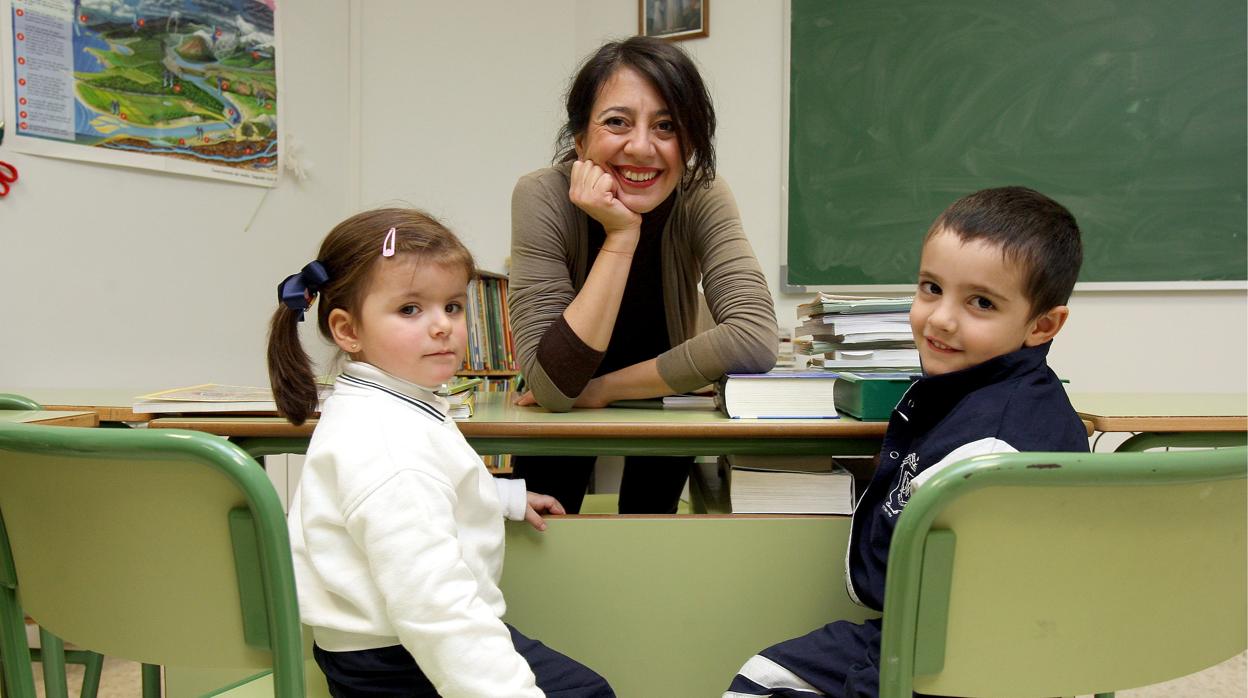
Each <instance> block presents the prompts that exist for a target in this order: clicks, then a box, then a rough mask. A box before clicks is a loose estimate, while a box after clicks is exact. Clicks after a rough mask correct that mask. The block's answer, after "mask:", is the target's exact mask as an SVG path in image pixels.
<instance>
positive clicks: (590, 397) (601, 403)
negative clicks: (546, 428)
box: [512, 377, 611, 407]
mask: <svg viewBox="0 0 1248 698" xmlns="http://www.w3.org/2000/svg"><path fill="white" fill-rule="evenodd" d="M610 403H611V397H610V396H609V395H607V394H606V391H605V389H604V388H603V382H602V378H601V377H598V378H594V379H592V380H590V381H589V382H588V383H586V384H585V389H584V390H582V391H581V394H580V395H579V396H578V397H577V398H576V403H575V405H576V407H606V406H607V405H608V404H610ZM512 404H513V405H516V406H518V407H529V406H531V405H536V404H537V398H535V397H533V391H532V390H526V391H525V392H524V394H523V395H521V396H520V397H518V398H516V399H515V401H514V402H513V403H512Z"/></svg>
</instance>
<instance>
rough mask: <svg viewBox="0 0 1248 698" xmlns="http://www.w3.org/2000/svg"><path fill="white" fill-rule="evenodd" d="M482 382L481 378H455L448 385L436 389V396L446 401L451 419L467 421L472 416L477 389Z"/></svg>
mask: <svg viewBox="0 0 1248 698" xmlns="http://www.w3.org/2000/svg"><path fill="white" fill-rule="evenodd" d="M483 382H484V380H483V379H481V378H468V377H464V376H457V377H456V378H455V379H454V380H452V381H451V382H450V383H445V384H443V385H442V387H441V388H439V389H438V395H441V396H442V397H443V398H445V399H446V402H447V403H448V404H449V405H450V410H449V411H448V412H449V414H450V415H451V419H468V418H469V417H471V416H472V410H473V405H475V404H476V395H477V389H478V388H479V387H480V386H481V384H482V383H483Z"/></svg>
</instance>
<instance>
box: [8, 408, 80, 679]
mask: <svg viewBox="0 0 1248 698" xmlns="http://www.w3.org/2000/svg"><path fill="white" fill-rule="evenodd" d="M42 409H43V405H40V404H39V403H38V402H35V401H34V400H32V399H30V398H28V397H26V396H25V395H18V394H16V393H0V410H42ZM30 657H31V659H32V660H34V661H36V662H42V663H43V686H44V695H46V696H48V698H66V697H67V695H68V693H69V686H68V682H67V680H66V678H65V665H66V664H81V665H82V666H83V674H82V689H81V691H80V692H79V694H78V695H79V696H80V698H95V696H96V695H97V694H98V693H99V690H100V674H101V673H102V671H103V669H104V657H102V656H101V655H100V654H99V653H97V652H91V651H89V650H77V649H71V650H66V649H65V643H64V642H62V641H61V639H60V638H59V637H57V636H55V635H53V634H52V633H50V632H48V631H47V630H46V629H44V628H40V629H39V649H32V650H31V651H30ZM3 676H4V665H3V662H0V696H4V695H5V693H4V686H3V678H2V677H3Z"/></svg>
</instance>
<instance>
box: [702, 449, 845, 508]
mask: <svg viewBox="0 0 1248 698" xmlns="http://www.w3.org/2000/svg"><path fill="white" fill-rule="evenodd" d="M724 460H725V466H726V467H725V468H724V472H725V475H726V478H725V479H726V480H727V484H728V500H729V503H730V507H731V510H732V513H734V514H844V515H848V514H852V513H853V512H854V495H855V492H854V476H853V475H852V474H850V473H849V471H847V470H845V469H844V468H842V467H840V466H839V465H836V463H834V462H833V460H832V457H831V456H736V455H734V456H725V457H724Z"/></svg>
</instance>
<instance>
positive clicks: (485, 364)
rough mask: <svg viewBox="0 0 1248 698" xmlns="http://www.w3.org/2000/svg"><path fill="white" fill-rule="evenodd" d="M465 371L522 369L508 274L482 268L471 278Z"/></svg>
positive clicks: (513, 370)
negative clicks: (510, 315)
mask: <svg viewBox="0 0 1248 698" xmlns="http://www.w3.org/2000/svg"><path fill="white" fill-rule="evenodd" d="M466 313H467V319H468V353H467V355H466V356H465V357H464V370H465V371H512V372H515V371H517V370H518V366H517V364H516V348H515V345H514V344H513V343H512V340H511V321H510V320H509V319H508V307H507V277H505V276H499V275H495V274H489V273H486V272H482V273H481V274H479V275H478V276H477V278H475V279H473V280H471V281H469V282H468V307H467V308H466Z"/></svg>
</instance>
